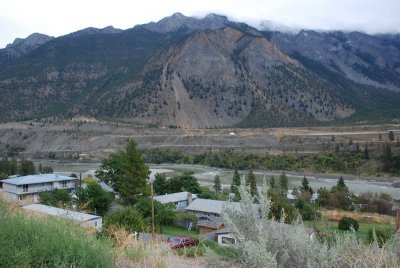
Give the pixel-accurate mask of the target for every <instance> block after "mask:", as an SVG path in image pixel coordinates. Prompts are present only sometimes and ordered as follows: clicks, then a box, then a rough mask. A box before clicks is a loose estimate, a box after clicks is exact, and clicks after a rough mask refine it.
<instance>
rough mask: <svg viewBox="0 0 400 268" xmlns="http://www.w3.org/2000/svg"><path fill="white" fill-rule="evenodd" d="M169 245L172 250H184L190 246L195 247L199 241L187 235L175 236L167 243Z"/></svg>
mask: <svg viewBox="0 0 400 268" xmlns="http://www.w3.org/2000/svg"><path fill="white" fill-rule="evenodd" d="M167 244H168V246H169V247H170V248H172V249H175V248H183V247H189V246H195V245H196V244H197V240H196V239H194V238H193V237H190V236H186V235H175V236H173V237H170V238H169V239H168V241H167Z"/></svg>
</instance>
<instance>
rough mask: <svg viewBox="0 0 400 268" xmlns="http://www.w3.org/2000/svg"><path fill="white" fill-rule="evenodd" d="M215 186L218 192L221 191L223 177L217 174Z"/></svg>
mask: <svg viewBox="0 0 400 268" xmlns="http://www.w3.org/2000/svg"><path fill="white" fill-rule="evenodd" d="M213 188H214V190H215V193H216V194H220V193H221V178H220V177H219V176H218V175H215V177H214V186H213Z"/></svg>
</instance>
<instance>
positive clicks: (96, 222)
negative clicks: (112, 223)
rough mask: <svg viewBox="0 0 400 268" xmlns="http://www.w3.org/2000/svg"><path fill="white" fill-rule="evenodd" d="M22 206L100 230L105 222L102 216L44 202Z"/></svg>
mask: <svg viewBox="0 0 400 268" xmlns="http://www.w3.org/2000/svg"><path fill="white" fill-rule="evenodd" d="M22 208H23V209H26V210H29V211H33V212H36V213H40V214H44V215H50V216H56V217H60V218H65V219H70V220H74V221H76V222H78V223H80V224H81V225H83V226H90V227H93V228H96V229H97V230H100V229H101V227H102V224H103V220H102V218H101V217H100V216H96V215H91V214H86V213H81V212H76V211H72V210H66V209H61V208H55V207H50V206H45V205H42V204H30V205H26V206H23V207H22Z"/></svg>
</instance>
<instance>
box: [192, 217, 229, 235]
mask: <svg viewBox="0 0 400 268" xmlns="http://www.w3.org/2000/svg"><path fill="white" fill-rule="evenodd" d="M197 227H198V229H199V234H206V233H210V232H214V231H216V230H221V229H223V228H224V227H225V224H224V223H223V222H222V221H208V220H200V221H198V222H197Z"/></svg>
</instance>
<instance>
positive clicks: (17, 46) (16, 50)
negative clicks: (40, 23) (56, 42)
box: [0, 33, 54, 64]
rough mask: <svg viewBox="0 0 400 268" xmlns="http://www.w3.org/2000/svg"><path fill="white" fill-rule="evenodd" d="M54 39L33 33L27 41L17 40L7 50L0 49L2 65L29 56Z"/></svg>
mask: <svg viewBox="0 0 400 268" xmlns="http://www.w3.org/2000/svg"><path fill="white" fill-rule="evenodd" d="M52 39H54V37H53V36H48V35H45V34H40V33H33V34H31V35H29V36H28V37H27V38H25V39H22V38H17V39H15V40H14V42H13V43H12V44H8V45H7V46H6V48H4V49H0V64H2V63H5V62H8V61H12V60H15V59H17V58H19V57H21V56H23V55H25V54H28V53H29V52H31V51H33V50H35V49H36V48H38V47H39V46H41V45H43V44H45V43H47V42H48V41H50V40H52Z"/></svg>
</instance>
